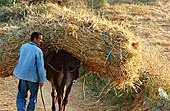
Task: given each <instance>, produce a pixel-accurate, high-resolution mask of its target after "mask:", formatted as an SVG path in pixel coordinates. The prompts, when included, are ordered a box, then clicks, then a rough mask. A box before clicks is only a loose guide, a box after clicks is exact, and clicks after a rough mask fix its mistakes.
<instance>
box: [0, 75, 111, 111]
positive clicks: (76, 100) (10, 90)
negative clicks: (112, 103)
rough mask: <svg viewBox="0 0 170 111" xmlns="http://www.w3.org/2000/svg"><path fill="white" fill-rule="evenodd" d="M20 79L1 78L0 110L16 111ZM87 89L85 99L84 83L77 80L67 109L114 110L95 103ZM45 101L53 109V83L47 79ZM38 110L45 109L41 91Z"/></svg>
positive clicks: (79, 110) (44, 91)
mask: <svg viewBox="0 0 170 111" xmlns="http://www.w3.org/2000/svg"><path fill="white" fill-rule="evenodd" d="M17 84H18V79H16V78H14V77H8V78H5V79H2V78H0V111H16V105H15V101H16V94H17ZM85 89H86V91H85V92H86V99H83V91H82V83H81V82H80V81H77V82H76V83H75V84H74V85H73V87H72V91H71V94H70V95H69V103H68V105H67V111H112V110H113V109H114V107H112V108H111V107H107V106H104V105H103V104H102V103H95V104H94V102H95V101H96V99H95V98H94V97H92V92H90V91H89V90H88V89H87V88H85ZM43 95H44V101H45V105H46V108H47V111H50V110H51V84H50V83H49V82H48V81H47V82H46V83H45V86H44V87H43ZM36 111H44V109H43V105H42V101H41V97H40V93H39V96H38V103H37V107H36Z"/></svg>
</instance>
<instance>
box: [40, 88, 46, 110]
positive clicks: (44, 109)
mask: <svg viewBox="0 0 170 111" xmlns="http://www.w3.org/2000/svg"><path fill="white" fill-rule="evenodd" d="M40 93H41V99H42V103H43V106H44V111H47V109H46V107H45V102H44V98H43V92H42V88H41V87H40Z"/></svg>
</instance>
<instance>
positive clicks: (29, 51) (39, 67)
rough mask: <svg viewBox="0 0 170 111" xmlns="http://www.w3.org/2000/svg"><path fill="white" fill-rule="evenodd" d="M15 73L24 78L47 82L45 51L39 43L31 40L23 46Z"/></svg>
mask: <svg viewBox="0 0 170 111" xmlns="http://www.w3.org/2000/svg"><path fill="white" fill-rule="evenodd" d="M13 73H14V75H15V76H16V77H17V78H19V79H22V80H27V81H31V82H40V83H44V82H45V80H46V77H45V76H46V75H45V70H44V59H43V52H42V50H41V49H40V48H39V46H38V45H37V44H35V43H33V42H29V43H26V44H23V45H22V46H21V48H20V52H19V61H18V64H17V65H16V67H15V69H14V72H13Z"/></svg>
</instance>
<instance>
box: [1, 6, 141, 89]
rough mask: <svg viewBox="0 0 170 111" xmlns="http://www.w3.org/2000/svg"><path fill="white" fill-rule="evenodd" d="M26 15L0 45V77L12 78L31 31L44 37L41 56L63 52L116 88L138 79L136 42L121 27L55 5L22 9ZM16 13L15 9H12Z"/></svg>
mask: <svg viewBox="0 0 170 111" xmlns="http://www.w3.org/2000/svg"><path fill="white" fill-rule="evenodd" d="M21 9H22V11H23V10H25V11H26V13H27V16H24V15H23V16H24V20H25V21H24V22H21V23H20V24H19V26H16V28H15V29H13V30H12V31H10V30H9V29H6V31H8V30H9V31H8V34H6V36H7V37H8V39H7V40H6V41H5V42H4V43H3V45H2V46H1V47H2V48H1V52H3V53H2V62H0V75H1V76H4V75H5V76H6V75H11V74H12V71H13V68H14V67H15V64H16V63H17V53H18V50H19V48H20V46H21V45H22V44H23V43H25V42H28V40H29V35H30V33H31V32H32V31H40V32H42V33H43V36H44V43H43V44H42V50H43V52H44V56H46V55H47V54H49V53H50V52H51V51H57V50H60V49H64V50H66V51H68V52H70V53H72V54H73V55H74V56H75V57H77V58H78V59H79V60H81V61H82V63H83V67H84V68H85V69H87V70H89V71H92V72H95V73H98V74H101V75H106V76H107V77H109V78H110V79H111V80H112V81H113V82H114V83H115V84H116V85H119V86H132V87H134V84H135V83H137V81H138V78H139V68H140V67H139V63H140V55H139V54H138V44H139V43H138V42H137V41H136V40H135V39H134V37H133V35H132V34H130V33H128V32H126V31H125V30H124V29H123V28H120V27H119V26H117V25H115V24H112V23H111V22H109V21H106V20H102V19H100V18H97V17H96V16H92V15H90V14H89V13H88V12H87V11H79V12H78V11H71V10H69V9H67V8H60V7H58V6H57V5H54V4H45V5H42V6H31V7H28V6H23V7H22V8H21ZM13 10H15V9H13Z"/></svg>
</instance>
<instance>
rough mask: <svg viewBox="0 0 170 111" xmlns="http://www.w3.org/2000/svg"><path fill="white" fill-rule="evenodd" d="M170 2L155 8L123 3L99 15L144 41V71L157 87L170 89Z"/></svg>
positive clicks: (161, 3)
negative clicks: (149, 75)
mask: <svg viewBox="0 0 170 111" xmlns="http://www.w3.org/2000/svg"><path fill="white" fill-rule="evenodd" d="M169 6H170V2H167V3H165V2H161V1H159V2H156V3H154V4H152V5H135V4H130V5H129V4H120V5H113V6H110V7H107V8H102V9H101V10H100V11H98V10H96V13H97V14H99V15H100V16H102V17H103V18H106V19H108V20H110V21H112V22H114V23H117V24H119V25H121V26H122V27H124V28H125V29H127V30H130V31H132V32H133V33H134V34H135V36H136V37H137V38H139V39H140V41H141V51H140V52H141V54H142V58H143V63H142V64H143V66H144V70H146V71H149V73H150V74H151V75H152V77H153V78H154V79H155V81H154V82H155V85H156V87H164V88H166V89H169V88H170V84H169V80H170V59H169V58H170V56H169V55H170V22H169V21H170V13H169V11H170V9H169Z"/></svg>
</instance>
